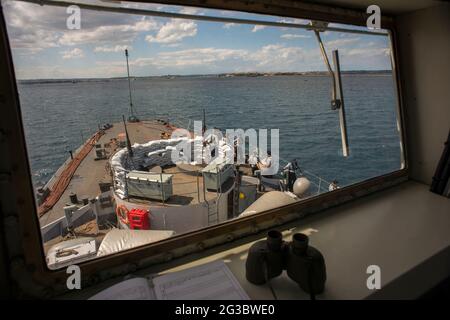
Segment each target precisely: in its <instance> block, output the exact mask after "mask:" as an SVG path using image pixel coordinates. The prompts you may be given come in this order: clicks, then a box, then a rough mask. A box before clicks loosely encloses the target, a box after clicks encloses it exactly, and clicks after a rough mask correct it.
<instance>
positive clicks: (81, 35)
mask: <svg viewBox="0 0 450 320" xmlns="http://www.w3.org/2000/svg"><path fill="white" fill-rule="evenodd" d="M157 28H158V25H157V23H156V22H155V21H152V20H147V19H142V20H139V21H137V22H135V23H134V24H123V25H106V26H100V27H97V28H93V29H90V30H85V29H80V30H76V31H75V30H71V32H69V31H68V32H65V33H64V35H63V36H62V37H61V38H60V39H59V43H60V44H62V45H66V46H73V45H79V44H87V43H97V44H99V43H118V42H119V43H130V42H132V41H133V40H134V39H135V38H136V36H137V35H138V34H139V33H140V32H143V31H150V30H155V29H157Z"/></svg>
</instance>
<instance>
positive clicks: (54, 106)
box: [19, 73, 401, 186]
mask: <svg viewBox="0 0 450 320" xmlns="http://www.w3.org/2000/svg"><path fill="white" fill-rule="evenodd" d="M342 81H343V90H344V99H345V100H344V101H345V108H346V114H347V126H348V138H349V147H350V156H349V157H343V156H342V148H341V138H340V127H339V115H338V112H337V111H333V110H331V108H330V94H331V88H330V86H331V80H330V78H329V77H328V76H321V75H290V76H267V77H229V78H225V77H213V76H211V77H174V78H168V77H167V78H165V77H154V78H136V79H133V81H132V88H133V89H132V95H133V102H134V106H135V108H136V112H137V114H138V115H139V117H140V118H142V119H144V118H148V119H151V118H167V119H169V121H171V122H174V123H175V124H177V125H183V126H187V125H188V124H189V119H190V120H202V117H203V109H205V110H206V122H207V126H208V127H216V128H220V129H223V130H225V129H228V128H230V129H231V128H233V129H236V128H242V129H248V128H255V129H259V128H266V129H272V128H274V129H279V130H280V154H281V158H282V159H284V160H291V159H293V158H297V159H298V162H299V164H300V166H301V167H302V168H303V169H306V170H307V171H308V172H312V173H314V174H316V175H318V176H320V177H322V178H323V179H325V180H328V181H331V180H334V179H337V180H338V181H339V185H341V186H342V185H348V184H352V183H355V182H359V181H362V180H366V179H369V178H372V177H375V176H378V175H382V174H386V173H389V172H392V171H395V170H398V169H400V166H401V163H400V162H401V160H400V142H399V141H400V140H399V139H400V138H399V133H398V131H397V122H396V92H395V86H394V81H393V78H392V75H391V74H386V73H385V74H346V75H344V76H343V79H342ZM19 95H20V103H21V109H22V116H23V121H24V127H25V134H26V142H27V146H28V153H29V157H30V165H31V171H32V173H33V180H34V181H33V182H34V184H35V185H42V184H44V183H45V182H46V181H48V180H49V179H50V177H51V176H52V175H53V173H54V172H55V171H56V170H57V169H58V168H59V167H60V166H61V165H62V163H63V162H64V161H65V160H66V159H67V157H68V156H69V154H68V151H69V150H74V149H76V148H77V147H78V146H80V144H82V142H84V140H86V139H87V137H88V136H89V135H91V134H93V133H94V132H95V131H96V130H97V126H98V124H99V123H100V124H104V123H106V122H110V123H111V122H117V121H119V120H120V119H121V116H122V114H125V115H127V110H128V104H129V102H128V101H129V92H128V82H127V80H126V79H110V80H98V81H75V82H71V81H68V82H53V83H39V82H37V83H23V82H21V83H19ZM191 128H192V127H191Z"/></svg>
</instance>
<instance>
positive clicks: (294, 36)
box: [281, 33, 311, 40]
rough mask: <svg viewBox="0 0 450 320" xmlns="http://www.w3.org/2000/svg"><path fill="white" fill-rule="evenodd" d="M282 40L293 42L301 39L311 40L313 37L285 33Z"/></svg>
mask: <svg viewBox="0 0 450 320" xmlns="http://www.w3.org/2000/svg"><path fill="white" fill-rule="evenodd" d="M281 38H283V39H288V40H292V39H300V38H311V36H307V35H304V34H292V33H285V34H282V35H281Z"/></svg>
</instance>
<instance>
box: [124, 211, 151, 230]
mask: <svg viewBox="0 0 450 320" xmlns="http://www.w3.org/2000/svg"><path fill="white" fill-rule="evenodd" d="M128 224H129V226H130V229H133V230H134V229H137V230H150V213H149V212H148V211H147V210H142V209H131V210H130V211H128Z"/></svg>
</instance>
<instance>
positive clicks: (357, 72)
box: [18, 70, 392, 84]
mask: <svg viewBox="0 0 450 320" xmlns="http://www.w3.org/2000/svg"><path fill="white" fill-rule="evenodd" d="M391 73H392V71H391V70H353V71H343V72H342V74H347V75H386V74H391ZM277 76H328V72H327V71H305V72H228V73H217V74H192V75H171V74H168V75H161V76H133V77H132V78H133V79H169V80H170V79H175V78H233V77H277ZM124 79H126V77H112V78H73V79H26V80H18V83H20V84H44V83H77V82H91V81H93V82H104V81H116V80H124Z"/></svg>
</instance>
